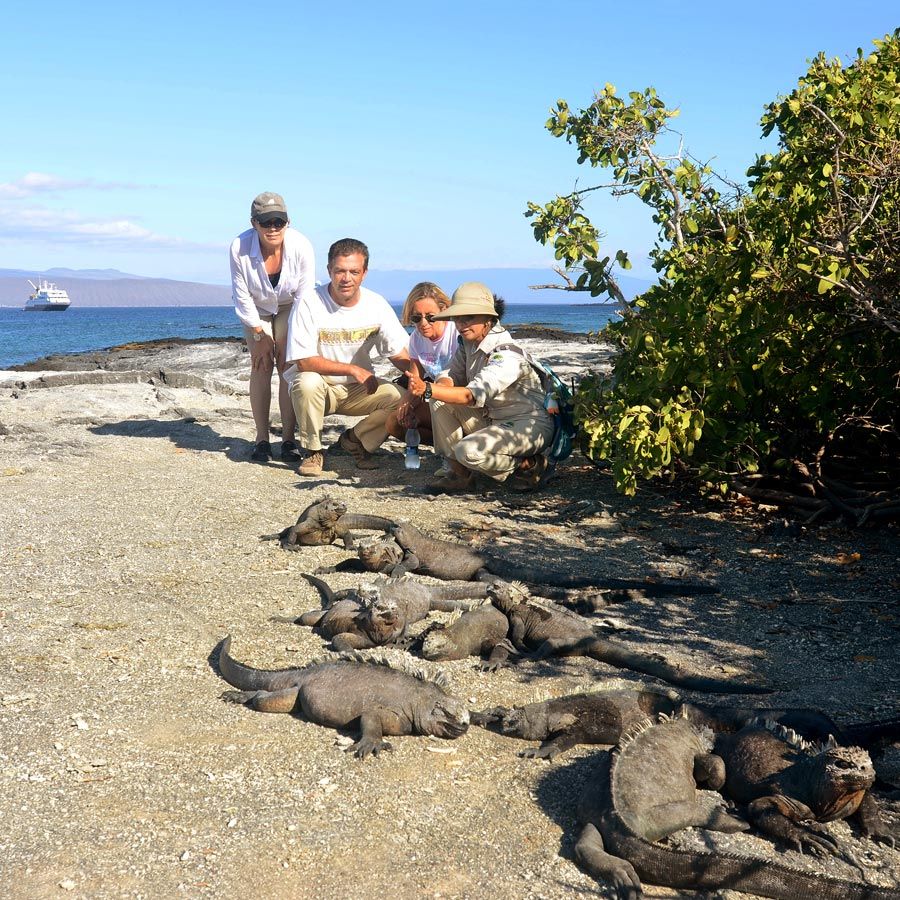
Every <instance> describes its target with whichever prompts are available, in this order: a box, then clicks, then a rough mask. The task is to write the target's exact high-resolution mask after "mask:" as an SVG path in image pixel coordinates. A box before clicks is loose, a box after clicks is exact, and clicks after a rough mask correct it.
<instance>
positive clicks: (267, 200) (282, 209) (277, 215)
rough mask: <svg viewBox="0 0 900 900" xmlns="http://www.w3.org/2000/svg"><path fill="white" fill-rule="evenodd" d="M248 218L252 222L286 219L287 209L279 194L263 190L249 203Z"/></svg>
mask: <svg viewBox="0 0 900 900" xmlns="http://www.w3.org/2000/svg"><path fill="white" fill-rule="evenodd" d="M250 218H251V219H253V221H254V222H268V221H269V219H287V218H289V217H288V211H287V206H285V203H284V197H282V196H281V194H275V193H273V192H272V191H263V193H261V194H259V195H258V196H257V197H254V199H253V202H252V203H251V204H250Z"/></svg>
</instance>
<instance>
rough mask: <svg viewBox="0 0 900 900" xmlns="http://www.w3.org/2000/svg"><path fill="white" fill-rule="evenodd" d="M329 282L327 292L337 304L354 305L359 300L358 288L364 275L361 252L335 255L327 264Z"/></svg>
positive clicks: (364, 261) (364, 262)
mask: <svg viewBox="0 0 900 900" xmlns="http://www.w3.org/2000/svg"><path fill="white" fill-rule="evenodd" d="M328 275H329V276H330V277H331V284H329V285H328V293H329V294H331V299H332V300H334V302H335V303H337V305H338V306H355V305H356V303H357V301H358V300H359V289H360V287H361V285H362V283H363V279H364V278H365V277H366V258H365V257H364V256H363V255H362V253H350V254H348V255H347V256H336V257H335V258H334V261H333V262H332V263H331V265H329V266H328Z"/></svg>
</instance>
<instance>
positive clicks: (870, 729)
mask: <svg viewBox="0 0 900 900" xmlns="http://www.w3.org/2000/svg"><path fill="white" fill-rule="evenodd" d="M835 736H836V737H838V738H839V740H840V741H841V743H843V744H849V745H851V746H853V747H871V746H872V745H873V744H877V743H878V742H879V741H896V740H898V739H900V716H894V718H892V719H878V720H877V721H875V722H854V723H853V724H851V725H844V726H843V727H842V728H841V729H840V732H839V734H838V735H835Z"/></svg>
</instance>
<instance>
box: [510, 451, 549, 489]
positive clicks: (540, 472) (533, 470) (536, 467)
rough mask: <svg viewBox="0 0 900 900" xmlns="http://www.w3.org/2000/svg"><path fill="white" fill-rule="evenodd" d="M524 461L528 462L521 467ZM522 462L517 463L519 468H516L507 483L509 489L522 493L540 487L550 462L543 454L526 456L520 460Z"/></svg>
mask: <svg viewBox="0 0 900 900" xmlns="http://www.w3.org/2000/svg"><path fill="white" fill-rule="evenodd" d="M526 461H528V462H529V465H528V466H526V467H525V468H524V469H523V468H521V466H522V463H524V462H526ZM522 463H519V466H520V468H519V469H517V470H516V472H515V473H514V474H513V476H512V478H510V479H509V482H508V483H509V489H510V490H511V491H516V492H518V493H521V494H524V493H527V492H528V491H534V490H537V489H538V488H539V487H540V485H541V482H542V481H543V480H544V476H545V475H546V474H547V471H548V469H549V468H550V463H549V462H548V461H547V457H546V456H544V455H543V454H539V455H537V456H526V457H525V459H523V460H522Z"/></svg>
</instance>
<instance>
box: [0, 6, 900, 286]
mask: <svg viewBox="0 0 900 900" xmlns="http://www.w3.org/2000/svg"><path fill="white" fill-rule="evenodd" d="M898 25H900V14H898V7H897V4H896V0H890V2H887V0H885V2H866V0H862V2H856V3H846V2H840V3H837V2H831V0H819V2H805V0H796V2H784V0H782V2H778V3H775V2H769V0H758V2H756V3H753V4H749V3H741V4H738V3H730V4H729V3H725V4H723V3H720V2H719V3H709V2H705V0H704V2H694V3H691V4H679V5H677V6H676V5H675V4H672V3H657V2H652V0H649V2H645V3H643V4H622V3H615V4H613V3H607V2H602V0H596V2H578V0H571V2H570V0H558V2H555V3H548V2H530V0H519V2H495V3H490V2H481V3H474V2H467V0H458V2H455V3H453V4H443V3H441V4H436V3H429V2H427V0H420V2H416V3H407V2H398V3H382V4H372V3H356V2H352V0H350V2H345V3H342V4H338V5H336V6H333V7H332V6H330V5H329V4H322V3H315V4H313V3H306V2H299V0H292V2H281V0H271V2H268V3H256V4H248V3H233V2H230V0H225V2H220V3H218V4H216V5H215V6H210V7H206V6H205V4H199V3H192V2H190V0H187V2H181V3H177V4H176V3H172V2H169V0H162V2H156V3H152V4H135V5H131V4H123V3H105V2H90V0H87V2H85V3H83V4H71V3H68V2H67V3H64V4H63V3H58V2H55V0H49V2H41V3H40V4H16V5H14V6H13V7H11V8H7V10H6V11H5V12H4V15H3V29H2V34H0V74H2V76H3V81H2V83H3V84H4V85H5V87H6V89H5V91H4V93H3V99H2V101H0V108H2V110H3V121H4V124H5V129H4V130H5V138H4V140H3V141H2V142H0V268H33V269H35V270H39V269H46V268H50V267H54V266H63V267H71V268H117V269H121V270H123V271H127V272H132V273H135V274H140V275H150V276H157V277H166V278H183V279H188V280H195V281H205V282H212V283H224V282H226V281H227V280H228V265H227V247H228V244H229V243H230V241H231V239H232V238H233V237H234V236H235V235H236V234H237V233H238V232H240V231H242V230H243V229H244V228H246V227H248V218H249V206H250V201H251V200H252V198H253V197H254V196H255V195H256V194H257V193H259V192H260V191H263V190H274V191H278V192H280V193H282V194H283V195H284V197H285V199H286V200H287V203H288V207H289V209H290V211H291V217H292V220H293V224H294V225H295V226H296V227H298V228H299V229H300V230H301V231H303V232H304V233H305V234H306V235H307V236H308V237H309V238H310V239H311V240H312V242H313V245H314V246H315V249H316V255H317V262H318V264H319V265H318V268H319V270H320V274H321V273H324V260H325V255H326V252H327V248H328V245H329V244H330V243H331V242H332V241H333V240H336V239H337V238H340V237H345V236H353V237H358V238H361V239H362V240H364V241H366V242H367V243H368V244H369V247H370V249H371V253H372V261H371V266H372V268H377V269H416V270H422V271H423V272H426V273H427V271H428V270H429V269H453V268H473V267H496V266H501V267H521V266H534V267H541V266H547V267H549V266H550V265H552V263H553V259H552V254H551V253H550V252H549V251H547V250H546V249H545V248H542V247H540V246H539V245H538V244H537V243H536V242H535V241H534V239H533V238H532V234H531V229H530V228H529V225H528V220H527V219H525V218H524V217H523V211H524V209H525V207H526V203H527V202H528V201H529V200H533V201H535V202H541V203H543V202H546V201H547V200H550V199H552V197H553V196H555V195H556V194H557V193H567V192H568V191H570V190H571V189H572V188H573V186H574V185H575V183H576V180H578V183H579V185H580V186H588V185H590V184H594V183H597V182H598V181H599V180H602V178H603V176H602V173H601V172H598V171H596V170H590V169H586V168H584V167H579V166H577V165H576V164H575V153H574V152H573V150H572V148H571V147H569V146H568V145H566V144H565V143H564V142H563V141H561V140H558V139H554V138H552V137H551V136H550V134H549V133H548V132H547V131H545V130H544V127H543V125H544V122H545V120H546V118H547V114H548V109H549V108H550V106H552V105H553V104H554V103H555V101H556V100H557V98H565V99H566V100H568V101H569V103H570V105H571V106H572V107H573V108H582V107H584V106H586V105H588V104H589V103H590V101H591V97H592V94H593V92H594V91H595V90H596V89H597V88H600V87H602V86H603V84H604V83H605V82H608V81H609V82H612V83H613V84H615V85H616V87H617V88H618V89H619V91H620V92H621V93H627V91H629V90H640V89H642V88H644V87H645V86H647V85H654V86H655V87H656V88H657V90H658V91H659V94H660V96H661V97H662V98H663V99H664V100H665V101H666V102H667V103H668V104H669V105H673V106H675V105H677V106H679V107H680V108H681V116H680V117H679V118H678V119H676V120H675V123H674V124H675V127H677V128H678V129H679V130H680V131H681V132H682V133H683V135H684V140H685V146H686V147H687V149H688V150H689V151H690V152H691V153H693V155H695V156H697V157H699V158H703V159H707V158H714V165H716V167H717V168H718V169H720V170H721V171H723V172H725V173H727V174H728V175H730V176H731V177H733V178H741V177H742V176H743V172H744V170H745V169H746V167H747V166H748V165H749V164H750V163H751V162H752V161H753V158H754V155H755V154H756V153H758V152H762V151H763V149H765V148H764V146H763V144H762V143H761V141H760V137H759V127H758V120H759V117H760V115H761V113H762V110H763V107H764V105H765V104H766V103H767V102H769V101H771V100H773V99H774V98H775V97H776V96H777V95H779V94H782V93H786V92H788V91H789V90H790V89H791V88H792V87H793V85H794V84H795V83H796V80H797V78H798V77H799V76H800V75H801V74H802V73H803V72H804V71H805V68H806V66H805V63H806V60H807V59H809V58H810V57H812V56H814V55H815V54H816V53H817V52H819V51H824V52H825V53H826V54H827V55H829V56H838V57H841V58H842V59H844V60H845V61H846V60H849V58H851V57H852V56H853V55H854V53H855V50H856V48H857V47H859V46H861V47H863V48H866V49H871V41H872V40H873V39H874V38H878V37H881V36H883V35H884V34H885V33H887V32H889V31H891V30H893V29H894V28H895V27H897V26H898ZM588 212H589V214H590V215H591V217H592V219H593V221H594V222H595V224H597V225H599V226H600V227H601V228H602V229H603V231H604V232H605V233H606V234H607V238H606V241H605V244H604V249H605V250H609V251H613V252H614V251H615V250H616V249H619V248H623V249H626V250H628V251H629V253H630V254H631V257H632V261H633V263H634V272H633V274H635V275H639V276H640V275H647V274H648V273H649V266H648V264H647V262H646V253H647V251H648V249H649V248H650V246H651V245H652V243H653V238H654V228H653V225H652V223H651V222H650V216H649V211H648V210H647V209H646V208H645V207H644V206H643V205H642V204H640V203H639V202H638V201H636V200H634V199H627V198H626V199H624V200H618V201H617V200H615V199H613V198H611V197H608V196H602V195H601V194H600V193H599V192H598V194H596V195H594V196H593V197H592V200H591V203H590V205H589V206H588ZM549 275H550V273H549V271H548V276H549Z"/></svg>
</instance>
